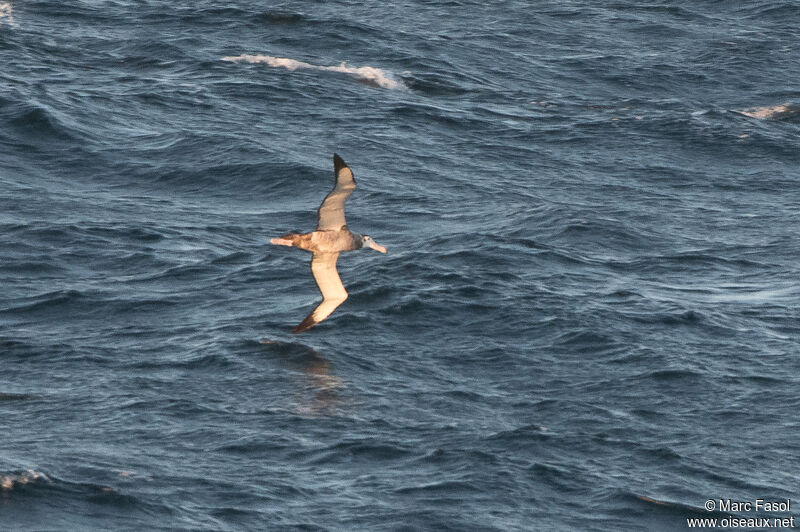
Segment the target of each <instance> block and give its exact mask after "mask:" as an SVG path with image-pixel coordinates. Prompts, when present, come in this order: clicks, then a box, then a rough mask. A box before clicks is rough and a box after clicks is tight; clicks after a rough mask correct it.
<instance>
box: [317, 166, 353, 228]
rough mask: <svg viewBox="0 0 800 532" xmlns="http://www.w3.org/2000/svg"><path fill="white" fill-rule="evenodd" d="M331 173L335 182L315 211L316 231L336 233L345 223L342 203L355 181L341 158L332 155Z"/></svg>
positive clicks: (350, 191)
mask: <svg viewBox="0 0 800 532" xmlns="http://www.w3.org/2000/svg"><path fill="white" fill-rule="evenodd" d="M333 173H334V176H335V178H336V182H335V184H334V186H333V190H331V191H330V193H329V194H328V195H327V196H325V199H324V200H322V205H320V206H319V209H317V231H327V230H334V231H338V230H339V229H341V228H342V227H344V226H345V225H347V222H346V221H345V219H344V202H345V201H347V198H348V197H349V196H350V194H352V193H353V191H354V190H355V189H356V180H355V179H353V172H352V170H350V168H348V167H347V163H345V162H344V161H343V160H342V158H341V157H339V156H338V155H336V154H335V153H334V154H333Z"/></svg>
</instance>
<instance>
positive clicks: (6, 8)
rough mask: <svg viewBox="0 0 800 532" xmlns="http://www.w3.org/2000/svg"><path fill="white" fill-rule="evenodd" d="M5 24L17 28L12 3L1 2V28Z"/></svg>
mask: <svg viewBox="0 0 800 532" xmlns="http://www.w3.org/2000/svg"><path fill="white" fill-rule="evenodd" d="M4 23H5V24H8V25H9V26H13V27H16V26H17V24H16V22H14V7H13V6H12V5H11V2H0V26H2V25H3V24H4Z"/></svg>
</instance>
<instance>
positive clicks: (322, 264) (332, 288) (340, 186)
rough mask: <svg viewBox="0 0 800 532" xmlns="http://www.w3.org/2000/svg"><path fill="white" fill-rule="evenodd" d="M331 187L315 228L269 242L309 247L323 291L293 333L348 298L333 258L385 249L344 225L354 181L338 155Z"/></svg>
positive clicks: (315, 321)
mask: <svg viewBox="0 0 800 532" xmlns="http://www.w3.org/2000/svg"><path fill="white" fill-rule="evenodd" d="M333 172H334V177H335V181H334V186H333V190H331V191H330V193H328V195H327V196H325V199H324V200H322V204H321V205H320V206H319V209H317V230H316V231H313V232H311V233H304V234H298V233H289V234H286V235H283V236H282V237H280V238H272V239H270V242H271V243H273V244H278V245H282V246H291V247H297V248H300V249H305V250H308V251H310V252H311V253H312V256H311V273H312V274H313V275H314V280H315V281H316V282H317V287H318V288H319V291H320V293H321V294H322V301H321V302H320V303H319V305H317V307H316V308H315V309H314V310H312V311H311V313H310V314H309V315H308V316H306V319H304V320H303V321H302V322H300V324H299V325H298V326H297V327H295V328H294V330H293V331H292V332H295V333H298V332H303V331H307V330H308V329H310V328H311V327H313V326H315V325H316V324H318V323H319V322H321V321H322V320H324V319H325V318H327V317H328V316H330V315H331V313H332V312H333V311H334V310H336V308H337V307H338V306H339V305H341V304H342V303H344V301H345V300H346V299H347V290H345V289H344V285H342V280H341V279H340V278H339V272H337V271H336V261H337V259H338V258H339V253H341V252H342V251H354V250H356V249H361V248H363V247H364V246H368V247H370V248H372V249H374V250H376V251H380V252H381V253H386V248H385V247H383V246H381V245H379V244H378V243H377V242H375V241H374V240H372V239H371V238H370V237H368V236H366V235H363V236H362V235H357V234H355V233H353V232H351V231H350V229H348V228H347V221H346V220H345V217H344V204H345V202H346V201H347V198H348V197H350V194H352V193H353V190H355V188H356V181H355V179H354V178H353V172H352V171H351V170H350V168H348V167H347V164H345V162H344V161H343V160H342V158H341V157H339V156H338V155H336V154H335V153H334V154H333Z"/></svg>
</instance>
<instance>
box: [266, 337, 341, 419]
mask: <svg viewBox="0 0 800 532" xmlns="http://www.w3.org/2000/svg"><path fill="white" fill-rule="evenodd" d="M260 343H261V344H262V345H275V346H277V347H279V348H280V351H279V353H277V355H279V356H276V358H278V359H279V360H280V362H281V363H282V364H283V365H284V367H286V368H287V369H289V370H291V371H292V372H293V373H294V374H295V375H296V376H297V378H293V379H292V382H293V384H294V387H295V400H294V405H293V406H294V410H295V411H296V413H298V414H301V415H311V416H325V415H331V414H334V413H336V411H337V410H338V409H339V408H340V407H341V405H342V402H343V401H342V398H341V396H340V394H339V392H340V390H341V389H343V388H344V387H345V382H344V381H343V380H342V379H341V378H340V377H337V376H336V375H332V374H331V361H330V360H328V359H327V358H326V357H325V356H324V355H323V354H322V353H320V352H319V351H317V350H315V349H312V348H310V347H308V346H306V345H303V344H299V343H294V342H292V343H289V342H281V341H278V340H261V342H260ZM300 375H302V377H300Z"/></svg>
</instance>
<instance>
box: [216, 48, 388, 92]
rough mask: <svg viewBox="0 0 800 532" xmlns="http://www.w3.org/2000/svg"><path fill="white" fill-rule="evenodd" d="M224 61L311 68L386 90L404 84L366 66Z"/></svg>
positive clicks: (251, 58) (262, 58)
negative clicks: (361, 81)
mask: <svg viewBox="0 0 800 532" xmlns="http://www.w3.org/2000/svg"><path fill="white" fill-rule="evenodd" d="M222 60H223V61H245V62H247V63H266V64H268V65H269V66H271V67H283V68H286V69H288V70H297V69H299V68H309V69H312V70H328V71H331V72H343V73H345V74H350V75H351V76H354V77H356V78H358V79H360V80H363V81H366V82H369V83H370V84H373V85H376V86H378V87H383V88H384V89H399V88H401V87H403V84H402V83H400V82H397V81H395V80H393V79H392V78H391V76H390V75H388V74H387V73H386V72H384V71H383V70H381V69H380V68H375V67H370V66H364V67H358V68H356V67H350V66H347V65H346V64H345V63H344V62H342V63H341V64H340V65H339V66H320V65H312V64H311V63H304V62H303V61H297V60H296V59H289V58H287V57H273V56H271V55H236V56H228V57H223V58H222Z"/></svg>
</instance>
